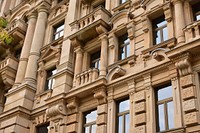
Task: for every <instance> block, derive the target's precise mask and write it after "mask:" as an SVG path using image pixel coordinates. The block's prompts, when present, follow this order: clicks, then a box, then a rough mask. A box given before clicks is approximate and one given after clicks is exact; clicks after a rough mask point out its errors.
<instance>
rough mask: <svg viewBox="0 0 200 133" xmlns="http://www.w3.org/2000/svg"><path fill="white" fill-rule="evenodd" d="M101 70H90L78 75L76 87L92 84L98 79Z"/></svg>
mask: <svg viewBox="0 0 200 133" xmlns="http://www.w3.org/2000/svg"><path fill="white" fill-rule="evenodd" d="M98 77H99V70H98V69H97V68H93V69H89V70H87V71H84V72H82V73H79V74H77V75H76V87H78V86H80V85H84V84H87V83H91V82H93V81H95V80H96V79H98Z"/></svg>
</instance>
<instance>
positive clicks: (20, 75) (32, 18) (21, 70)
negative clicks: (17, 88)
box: [15, 13, 37, 85]
mask: <svg viewBox="0 0 200 133" xmlns="http://www.w3.org/2000/svg"><path fill="white" fill-rule="evenodd" d="M36 20H37V18H36V13H31V14H30V15H29V16H28V28H27V32H26V37H25V40H24V45H23V47H22V52H21V57H20V62H19V65H18V70H17V75H16V79H15V85H19V84H20V83H22V81H23V79H24V76H25V72H26V67H27V63H28V56H29V53H30V49H31V44H32V40H33V35H34V31H35V24H36Z"/></svg>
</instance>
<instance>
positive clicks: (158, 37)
mask: <svg viewBox="0 0 200 133" xmlns="http://www.w3.org/2000/svg"><path fill="white" fill-rule="evenodd" d="M159 43H161V37H160V31H157V32H156V44H159Z"/></svg>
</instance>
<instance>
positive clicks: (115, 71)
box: [106, 65, 126, 81]
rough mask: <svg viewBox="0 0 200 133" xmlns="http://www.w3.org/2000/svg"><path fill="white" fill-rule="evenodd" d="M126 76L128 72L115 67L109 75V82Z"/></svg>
mask: <svg viewBox="0 0 200 133" xmlns="http://www.w3.org/2000/svg"><path fill="white" fill-rule="evenodd" d="M125 74H126V70H125V69H123V68H122V67H121V66H119V65H117V66H115V67H113V68H112V69H111V70H110V71H109V72H108V74H107V77H106V78H107V80H108V81H112V80H114V79H117V78H119V77H122V76H124V75H125Z"/></svg>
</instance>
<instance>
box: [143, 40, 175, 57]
mask: <svg viewBox="0 0 200 133" xmlns="http://www.w3.org/2000/svg"><path fill="white" fill-rule="evenodd" d="M175 44H176V39H175V38H171V39H168V40H167V41H164V42H162V43H159V44H156V45H153V46H152V47H150V48H147V49H145V50H143V51H142V54H143V55H146V54H148V53H151V51H153V50H155V49H158V48H164V47H167V48H172V47H174V46H175Z"/></svg>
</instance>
